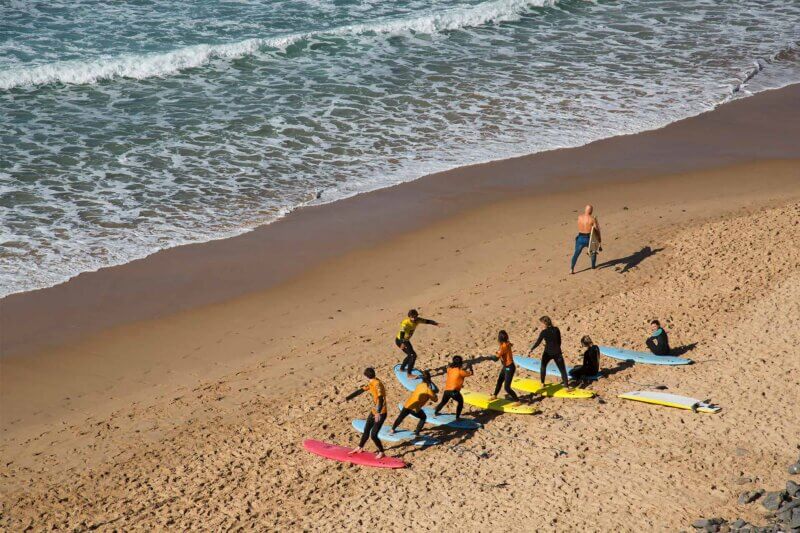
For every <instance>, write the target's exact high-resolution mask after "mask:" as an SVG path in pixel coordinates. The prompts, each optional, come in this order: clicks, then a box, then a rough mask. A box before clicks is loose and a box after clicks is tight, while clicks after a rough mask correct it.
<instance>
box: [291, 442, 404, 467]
mask: <svg viewBox="0 0 800 533" xmlns="http://www.w3.org/2000/svg"><path fill="white" fill-rule="evenodd" d="M303 448H305V449H306V450H307V451H309V452H311V453H313V454H315V455H319V456H320V457H325V458H326V459H333V460H334V461H341V462H343V463H353V464H355V465H362V466H371V467H373V468H405V466H406V463H404V462H403V461H401V460H400V459H397V458H395V457H381V458H380V459H378V458H377V457H375V454H374V453H372V452H360V453H355V454H353V455H348V452H349V451H350V450H351V449H352V448H345V447H344V446H337V445H336V444H330V443H328V442H322V441H321V440H313V439H306V440H304V441H303Z"/></svg>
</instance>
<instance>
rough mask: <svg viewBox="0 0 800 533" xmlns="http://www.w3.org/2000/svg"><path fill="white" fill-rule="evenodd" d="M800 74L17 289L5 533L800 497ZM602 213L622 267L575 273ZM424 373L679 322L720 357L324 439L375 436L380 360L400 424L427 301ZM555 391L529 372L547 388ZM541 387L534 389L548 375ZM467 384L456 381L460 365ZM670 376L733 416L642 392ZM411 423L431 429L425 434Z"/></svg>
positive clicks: (755, 512) (688, 515) (606, 522)
mask: <svg viewBox="0 0 800 533" xmlns="http://www.w3.org/2000/svg"><path fill="white" fill-rule="evenodd" d="M798 139H800V86H797V85H795V86H790V87H787V88H784V89H781V90H777V91H769V92H766V93H762V94H759V95H756V96H753V97H750V98H746V99H742V100H738V101H735V102H733V103H730V104H726V105H724V106H721V107H720V108H718V109H716V110H714V111H711V112H709V113H705V114H703V115H699V116H697V117H694V118H691V119H687V120H684V121H680V122H677V123H674V124H671V125H670V126H668V127H666V128H663V129H661V130H657V131H653V132H646V133H643V134H639V135H632V136H627V137H618V138H613V139H608V140H605V141H600V142H597V143H593V144H591V145H587V146H584V147H579V148H574V149H568V150H558V151H555V152H547V153H542V154H536V155H532V156H527V157H523V158H518V159H512V160H504V161H498V162H494V163H488V164H486V165H477V166H474V167H466V168H462V169H456V170H453V171H450V172H447V173H443V174H439V175H432V176H428V177H426V178H423V179H421V180H418V181H416V182H413V183H408V184H403V185H399V186H396V187H392V188H388V189H382V190H379V191H375V192H373V193H369V194H364V195H360V196H357V197H354V198H351V199H348V200H345V201H341V202H336V203H333V204H328V205H324V206H319V207H314V208H308V209H301V210H298V211H296V212H295V213H292V214H291V215H290V216H288V217H286V218H285V219H283V220H282V221H280V222H278V223H275V224H270V225H268V226H265V227H263V228H259V229H258V230H256V231H253V232H251V233H248V234H245V235H242V236H240V237H236V238H232V239H227V240H224V241H216V242H210V243H206V244H201V245H191V246H185V247H180V248H175V249H171V250H167V251H164V252H159V253H157V254H155V255H153V256H151V257H148V258H146V259H144V260H141V261H135V262H133V263H129V264H127V265H123V266H121V267H112V268H109V269H103V270H101V271H98V272H95V273H88V274H82V275H80V276H78V277H77V278H75V279H73V280H71V281H69V282H67V283H65V284H63V285H59V286H56V287H53V288H50V289H44V290H40V291H35V292H30V293H23V294H18V295H12V296H10V297H7V298H4V299H3V300H0V312H1V313H2V322H3V324H2V330H3V331H2V348H3V355H2V359H0V370H1V371H2V372H1V374H0V384H1V385H2V390H0V403H1V405H0V408H1V409H2V412H1V413H0V414H1V415H2V420H0V430H1V431H2V452H0V453H1V454H2V457H3V461H2V464H1V465H0V491H1V492H2V507H0V525H2V527H3V528H5V529H7V530H9V531H23V530H50V529H69V530H77V531H83V530H87V529H100V530H108V531H111V530H125V531H127V530H151V531H152V530H164V529H167V528H169V529H182V530H186V529H203V530H223V529H224V530H229V529H231V530H239V529H244V530H248V529H258V530H279V529H286V530H292V531H294V530H308V531H311V530H321V531H339V530H352V531H366V530H374V529H375V524H381V527H382V528H383V529H388V530H392V531H401V530H409V529H422V528H427V529H432V528H441V527H443V524H447V525H449V526H452V527H458V528H459V529H460V530H462V531H486V530H488V529H489V528H492V529H501V530H507V531H533V530H541V531H561V530H578V531H611V530H613V531H676V530H681V529H689V527H690V526H689V524H691V522H692V521H693V520H694V519H696V518H699V517H702V516H711V515H714V516H725V517H727V518H729V519H733V518H737V517H742V518H744V519H746V520H748V521H751V522H753V523H762V522H763V521H764V517H763V515H764V512H763V509H760V508H758V507H756V506H740V505H737V503H736V502H737V497H738V495H739V493H740V492H742V491H745V490H751V489H754V488H757V487H763V486H777V485H782V484H783V482H784V481H785V477H786V474H785V465H786V464H789V463H791V462H793V461H794V460H796V457H797V453H798V446H800V424H798V422H797V421H798V419H800V408H798V405H800V358H798V357H797V355H796V348H795V347H796V346H798V345H800V333H798V331H797V327H796V325H797V322H798V320H799V319H800V250H798V247H797V245H796V241H797V237H796V235H797V222H798V220H800V143H798V142H797V140H798ZM587 202H591V203H593V204H594V205H595V206H596V209H597V214H598V216H599V218H600V221H601V223H602V225H603V230H604V236H605V241H604V249H603V252H602V254H601V255H600V259H599V268H598V269H597V270H595V271H591V270H588V269H587V266H588V264H587V259H586V256H585V255H584V256H582V257H581V259H580V262H579V264H578V272H577V274H576V275H574V276H570V275H569V274H568V269H569V258H570V256H571V255H572V242H573V239H574V236H575V218H576V217H577V213H578V212H579V210H580V209H582V207H583V205H584V204H585V203H587ZM412 307H415V308H418V309H419V310H420V312H421V314H422V315H423V316H426V317H430V318H435V319H437V320H440V321H441V322H443V323H444V327H442V328H427V329H426V328H424V327H421V328H420V329H419V331H418V332H417V334H416V336H415V337H414V339H415V346H416V349H417V351H418V353H419V359H418V366H420V367H429V368H438V367H441V366H442V365H444V364H445V363H446V362H447V361H448V360H449V358H450V357H452V356H453V355H456V354H458V355H462V356H464V357H465V358H470V359H476V361H477V363H476V365H475V370H476V375H475V376H474V377H472V378H468V380H467V385H466V388H469V389H471V390H480V391H483V392H491V388H492V386H493V385H494V380H495V379H496V375H497V370H498V366H497V363H495V362H493V361H491V360H488V359H487V358H485V357H484V356H486V355H489V354H492V353H494V351H495V350H496V343H495V338H496V335H497V331H498V330H499V329H506V330H507V331H508V332H509V334H510V336H511V341H512V342H513V343H514V344H515V346H516V348H517V349H518V350H527V346H528V345H529V343H530V341H531V340H532V339H533V338H534V335H535V334H534V328H535V327H536V323H535V322H536V319H537V318H538V317H539V316H541V315H543V314H547V315H549V316H551V317H552V318H553V320H554V322H555V323H556V325H557V326H559V327H560V328H561V331H562V335H563V336H564V346H565V348H566V349H567V352H566V353H565V356H566V359H567V363H568V364H571V365H575V364H578V363H579V361H578V353H579V352H578V350H579V340H580V337H581V336H582V335H585V334H590V335H591V336H592V337H593V339H594V340H595V342H597V343H598V344H603V345H615V346H620V347H626V348H632V349H643V348H644V339H645V338H646V336H647V334H648V322H649V320H650V319H652V318H659V319H661V321H662V323H664V325H665V327H666V329H667V330H668V331H669V332H670V335H671V342H672V344H673V346H674V347H680V348H682V349H683V350H684V351H685V355H686V357H690V358H691V359H693V360H694V361H695V364H693V365H690V366H686V367H680V368H668V367H657V366H645V365H637V366H633V367H631V366H629V365H620V364H619V363H618V362H617V361H613V360H611V359H607V358H605V359H603V360H602V361H601V364H602V367H603V368H604V369H606V370H607V371H608V375H607V376H606V377H604V378H603V379H601V380H599V381H597V382H596V383H594V384H593V385H592V387H591V388H592V390H594V391H595V392H596V393H597V397H596V398H595V399H593V400H581V401H577V400H575V401H573V400H561V399H556V398H546V399H543V400H531V401H534V402H535V404H536V405H537V406H538V407H539V409H540V410H541V413H540V414H538V415H535V416H529V417H522V416H513V415H508V414H503V415H498V414H497V413H490V412H481V411H480V410H475V409H471V408H469V407H467V408H466V410H465V413H466V414H467V415H468V416H471V417H474V418H476V419H478V420H479V421H481V422H482V423H484V425H485V427H484V428H483V429H481V430H479V431H475V432H454V431H446V430H437V429H435V428H434V429H431V430H430V431H431V434H432V435H435V436H436V437H438V438H440V439H441V440H442V441H443V443H442V444H441V445H439V446H435V447H431V448H429V449H424V450H422V449H417V448H414V447H413V446H397V447H394V446H392V447H389V450H388V451H389V454H391V455H393V456H398V457H401V458H403V459H404V460H405V461H407V462H409V463H410V464H411V467H410V468H407V469H404V470H400V471H379V470H372V469H367V468H359V467H355V466H349V465H345V464H342V463H336V462H332V461H326V460H324V459H322V458H320V457H317V456H314V455H311V454H309V453H307V452H305V451H303V449H302V447H301V443H302V441H303V439H304V438H316V439H320V440H325V441H329V442H334V443H339V444H342V445H355V443H356V442H357V438H358V435H357V434H356V433H355V431H354V430H353V429H352V427H351V426H350V422H351V420H352V419H354V418H361V417H363V416H365V415H366V413H367V411H368V409H369V405H368V402H367V400H366V399H365V398H363V397H362V398H358V399H356V400H354V401H352V402H348V403H344V401H343V400H344V396H345V395H346V394H347V393H349V392H351V391H352V390H354V389H355V388H356V387H358V386H360V385H361V384H362V382H363V378H362V377H361V372H362V370H363V368H364V367H365V366H368V365H372V366H374V367H375V368H376V370H377V371H378V375H379V377H380V378H381V379H383V381H384V383H385V384H386V387H387V394H388V398H389V406H390V415H389V417H390V419H392V418H393V417H394V415H396V407H394V406H395V405H396V404H397V402H399V401H402V400H404V399H405V397H406V395H407V392H406V391H405V390H404V389H402V388H401V386H400V385H399V384H398V383H397V381H396V379H395V378H394V376H393V375H392V371H391V369H392V366H393V365H394V364H396V363H397V362H399V360H400V356H399V351H398V350H397V349H396V348H395V346H394V343H393V341H392V339H393V337H394V335H395V333H396V330H397V326H398V324H399V323H400V320H401V319H402V318H403V317H404V316H405V313H406V311H407V310H408V309H409V308H412ZM520 372H521V373H522V374H524V375H526V376H527V375H529V374H530V373H527V372H525V371H520ZM529 377H534V376H533V375H532V374H531V375H529ZM436 379H437V380H439V381H441V377H437V378H436ZM658 386H665V387H667V389H666V390H667V392H672V393H675V394H682V395H685V396H691V397H695V398H698V399H704V400H705V399H710V400H712V401H713V402H714V403H716V404H718V405H720V406H721V407H722V411H721V412H720V413H719V414H714V415H709V414H700V413H692V412H690V411H681V410H676V409H670V408H666V407H658V406H653V405H645V404H641V403H634V402H626V401H625V400H622V399H618V398H617V395H618V394H620V393H624V392H629V391H633V390H646V389H653V388H655V387H658ZM406 426H407V427H412V426H411V424H410V422H406Z"/></svg>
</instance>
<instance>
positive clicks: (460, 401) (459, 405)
mask: <svg viewBox="0 0 800 533" xmlns="http://www.w3.org/2000/svg"><path fill="white" fill-rule="evenodd" d="M450 400H455V401H456V420H459V419H460V418H461V411H462V410H463V409H464V397H463V396H461V391H457V390H446V391H444V392H443V393H442V400H441V401H440V402H439V405H437V406H436V416H439V413H440V411H441V410H442V409H443V408H444V406H445V405H447V402H449V401H450Z"/></svg>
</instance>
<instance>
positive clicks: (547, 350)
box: [528, 316, 569, 388]
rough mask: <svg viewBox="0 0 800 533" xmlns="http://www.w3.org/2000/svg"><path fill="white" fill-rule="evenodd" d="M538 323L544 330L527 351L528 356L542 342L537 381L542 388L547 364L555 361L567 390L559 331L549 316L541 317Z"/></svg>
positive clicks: (567, 381) (565, 370) (565, 368)
mask: <svg viewBox="0 0 800 533" xmlns="http://www.w3.org/2000/svg"><path fill="white" fill-rule="evenodd" d="M539 322H540V323H541V324H542V325H543V326H544V329H543V330H542V331H541V332H540V333H539V338H537V339H536V342H534V343H533V345H532V346H531V349H530V350H529V351H528V356H531V355H532V354H533V351H534V350H535V349H536V348H537V347H538V346H539V344H541V343H542V341H544V353H543V354H542V366H541V368H540V369H539V377H540V379H539V381H541V382H542V386H544V384H545V378H546V377H547V364H548V363H549V362H550V361H555V363H556V365H557V366H558V370H559V371H560V372H561V381H563V382H564V387H565V388H569V380H568V379H567V365H566V364H565V363H564V355H563V353H562V352H561V331H559V329H558V328H557V327H555V326H554V325H553V321H552V320H550V317H549V316H543V317H541V318H540V319H539Z"/></svg>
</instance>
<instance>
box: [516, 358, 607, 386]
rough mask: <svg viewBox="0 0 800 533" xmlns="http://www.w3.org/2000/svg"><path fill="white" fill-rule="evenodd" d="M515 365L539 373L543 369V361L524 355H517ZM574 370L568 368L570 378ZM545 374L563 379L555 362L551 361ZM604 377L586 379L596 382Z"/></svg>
mask: <svg viewBox="0 0 800 533" xmlns="http://www.w3.org/2000/svg"><path fill="white" fill-rule="evenodd" d="M514 363H516V364H517V366H518V367H520V368H524V369H525V370H530V371H531V372H539V370H540V369H541V368H542V360H541V359H536V358H535V357H525V356H522V355H515V356H514ZM572 370H573V368H572V367H571V366H568V367H567V375H568V376H571V375H572ZM544 373H545V374H546V375H548V376H553V377H557V378H560V377H561V372H560V371H559V370H558V365H557V364H556V363H555V361H550V362H549V363H548V364H547V369H546V370H545V371H544ZM602 377H603V374H596V375H594V376H590V377H588V378H585V379H588V380H590V381H594V380H597V379H600V378H602Z"/></svg>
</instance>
